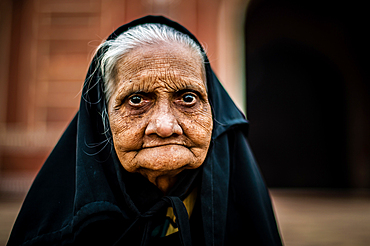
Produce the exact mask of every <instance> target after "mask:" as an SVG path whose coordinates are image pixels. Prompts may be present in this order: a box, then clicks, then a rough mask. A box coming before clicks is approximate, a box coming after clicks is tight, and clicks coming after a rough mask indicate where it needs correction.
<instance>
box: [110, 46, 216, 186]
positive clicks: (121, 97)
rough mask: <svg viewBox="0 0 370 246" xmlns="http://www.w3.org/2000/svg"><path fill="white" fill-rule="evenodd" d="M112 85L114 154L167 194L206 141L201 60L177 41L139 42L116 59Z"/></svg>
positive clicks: (200, 156) (208, 118) (207, 111)
mask: <svg viewBox="0 0 370 246" xmlns="http://www.w3.org/2000/svg"><path fill="white" fill-rule="evenodd" d="M116 83H117V85H116V89H115V91H114V93H113V95H112V97H111V99H110V101H109V104H108V114H109V121H110V126H111V131H112V135H113V142H114V148H115V150H116V152H117V155H118V158H119V160H120V162H121V164H122V165H123V167H124V168H125V169H126V170H127V171H129V172H138V173H140V174H142V175H143V176H145V177H146V178H148V180H149V181H150V182H152V183H153V184H155V185H156V186H157V187H158V188H159V189H161V190H162V191H163V192H164V193H166V192H167V191H168V189H169V188H170V187H171V186H172V185H173V184H174V182H175V181H176V175H177V174H179V173H180V172H181V171H182V170H184V169H194V168H197V167H199V166H200V165H202V163H203V161H204V159H205V157H206V155H207V151H208V147H209V144H210V139H211V134H212V113H211V107H210V104H209V102H208V95H207V91H206V86H205V78H204V75H203V72H202V65H201V60H200V58H198V56H197V55H196V54H195V53H194V52H193V51H192V50H190V49H189V48H187V47H183V46H182V45H179V44H171V45H168V44H156V45H150V46H143V47H140V48H136V49H134V50H132V51H130V52H129V53H128V54H127V55H126V56H125V57H123V58H122V59H121V60H120V61H119V62H118V64H117V77H116Z"/></svg>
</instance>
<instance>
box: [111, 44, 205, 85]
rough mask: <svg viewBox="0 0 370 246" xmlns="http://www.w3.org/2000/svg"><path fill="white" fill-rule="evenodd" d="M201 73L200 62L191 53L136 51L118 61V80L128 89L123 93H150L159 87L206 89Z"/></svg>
mask: <svg viewBox="0 0 370 246" xmlns="http://www.w3.org/2000/svg"><path fill="white" fill-rule="evenodd" d="M136 51H138V52H136ZM146 51H148V50H146ZM188 51H189V50H188ZM202 71H203V70H202V64H201V61H200V59H199V58H198V57H197V56H194V54H193V52H190V53H187V52H185V53H184V52H181V50H180V52H177V50H176V51H172V50H171V49H169V50H165V51H164V52H163V50H160V51H158V52H157V50H156V49H154V50H153V52H151V51H150V52H140V48H139V49H138V50H133V51H131V52H129V53H128V54H127V55H125V56H124V57H122V59H120V61H119V64H118V72H119V74H118V75H117V78H118V81H122V82H124V84H125V85H124V87H128V88H126V89H124V88H122V91H128V90H129V91H148V90H149V91H151V90H155V89H158V87H160V86H163V87H164V88H167V89H171V90H173V89H176V88H177V89H179V88H184V87H185V88H189V87H191V85H192V84H197V86H196V87H202V86H201V85H200V83H201V84H202V85H203V86H205V81H204V77H203V72H202ZM128 81H132V82H130V83H128ZM204 89H205V88H204Z"/></svg>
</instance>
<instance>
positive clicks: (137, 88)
mask: <svg viewBox="0 0 370 246" xmlns="http://www.w3.org/2000/svg"><path fill="white" fill-rule="evenodd" d="M124 84H125V85H124V86H123V87H121V88H119V89H118V93H117V99H119V100H122V99H123V98H125V97H127V96H129V95H132V94H135V93H150V92H152V91H155V90H156V88H154V89H152V88H150V89H149V88H148V87H149V86H148V85H145V83H144V85H143V84H142V83H140V82H139V83H135V82H132V83H131V84H127V83H124ZM169 88H171V89H173V90H174V92H178V91H182V90H193V91H197V92H199V93H201V94H204V95H205V96H207V88H206V87H204V88H203V87H202V86H200V85H198V84H197V83H191V81H188V80H184V81H182V83H179V84H178V85H176V87H175V88H173V87H169Z"/></svg>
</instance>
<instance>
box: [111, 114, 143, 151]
mask: <svg viewBox="0 0 370 246" xmlns="http://www.w3.org/2000/svg"><path fill="white" fill-rule="evenodd" d="M109 121H110V127H111V131H112V136H113V143H114V147H115V149H116V151H117V153H118V152H122V151H123V152H128V151H133V150H137V149H138V148H140V147H141V145H142V139H143V135H144V131H145V119H144V118H129V117H124V116H122V115H120V114H119V113H117V114H110V116H109Z"/></svg>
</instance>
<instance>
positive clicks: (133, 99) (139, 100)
mask: <svg viewBox="0 0 370 246" xmlns="http://www.w3.org/2000/svg"><path fill="white" fill-rule="evenodd" d="M142 101H143V98H142V97H141V96H133V97H131V98H130V99H129V102H130V104H131V105H134V106H137V105H139V104H140V103H142Z"/></svg>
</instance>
